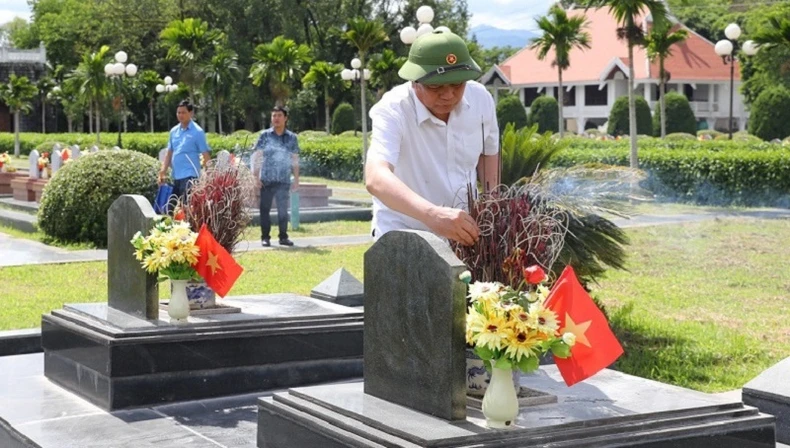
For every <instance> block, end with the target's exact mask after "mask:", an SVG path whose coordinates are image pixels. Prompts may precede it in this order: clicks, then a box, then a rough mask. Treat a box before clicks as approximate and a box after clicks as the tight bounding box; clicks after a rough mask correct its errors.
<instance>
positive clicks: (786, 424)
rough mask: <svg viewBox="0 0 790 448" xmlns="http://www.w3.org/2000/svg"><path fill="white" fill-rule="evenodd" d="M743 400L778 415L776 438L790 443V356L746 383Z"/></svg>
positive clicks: (768, 412) (767, 412)
mask: <svg viewBox="0 0 790 448" xmlns="http://www.w3.org/2000/svg"><path fill="white" fill-rule="evenodd" d="M742 397H743V402H744V403H746V404H748V405H750V406H754V407H756V408H758V409H759V410H760V412H765V413H766V414H771V415H773V416H775V417H776V440H777V441H779V442H782V443H786V444H790V358H785V359H784V360H782V361H779V362H778V363H777V364H775V365H773V366H772V367H769V368H768V369H766V370H765V371H764V372H763V373H761V374H759V375H757V377H756V378H754V379H753V380H751V381H749V382H748V383H746V385H745V386H743V390H742Z"/></svg>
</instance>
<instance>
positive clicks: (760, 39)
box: [753, 16, 790, 49]
mask: <svg viewBox="0 0 790 448" xmlns="http://www.w3.org/2000/svg"><path fill="white" fill-rule="evenodd" d="M753 40H754V42H755V43H757V44H758V45H764V46H771V45H779V46H783V47H785V48H788V49H790V20H789V19H787V18H784V17H779V16H772V17H769V18H768V25H767V26H766V27H764V28H760V29H759V30H757V33H756V34H755V35H754V39H753Z"/></svg>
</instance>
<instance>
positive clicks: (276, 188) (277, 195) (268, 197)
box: [260, 183, 291, 240]
mask: <svg viewBox="0 0 790 448" xmlns="http://www.w3.org/2000/svg"><path fill="white" fill-rule="evenodd" d="M290 190H291V185H290V184H286V183H271V184H266V185H264V186H262V187H261V203H260V212H261V239H262V240H268V239H271V237H270V236H269V235H270V233H271V231H272V222H271V219H270V218H269V212H270V211H271V209H272V199H277V224H278V225H279V227H280V235H279V238H280V239H281V240H285V239H288V201H289V200H290V195H289V192H290Z"/></svg>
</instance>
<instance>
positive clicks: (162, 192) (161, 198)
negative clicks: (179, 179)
mask: <svg viewBox="0 0 790 448" xmlns="http://www.w3.org/2000/svg"><path fill="white" fill-rule="evenodd" d="M172 194H173V186H172V185H170V184H162V185H160V186H159V191H157V192H156V200H154V212H156V213H158V214H160V215H166V214H168V213H169V211H168V201H169V200H170V195H172Z"/></svg>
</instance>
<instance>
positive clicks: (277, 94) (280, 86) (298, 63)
mask: <svg viewBox="0 0 790 448" xmlns="http://www.w3.org/2000/svg"><path fill="white" fill-rule="evenodd" d="M252 58H253V59H254V60H255V62H254V63H253V64H252V67H251V68H250V78H251V79H252V83H253V84H254V85H256V86H260V85H262V84H264V83H266V81H267V80H268V82H269V89H270V91H271V93H272V96H273V97H274V99H275V101H276V102H277V103H278V104H280V105H284V104H285V103H286V102H287V101H288V98H289V97H290V96H291V84H292V81H293V79H300V78H301V76H302V74H304V69H305V66H307V64H309V63H310V62H311V61H312V59H313V57H312V52H311V51H310V47H308V46H307V45H305V44H297V43H296V42H294V41H293V40H292V39H287V38H285V36H277V37H275V38H274V40H272V41H271V42H269V43H268V44H260V45H258V46H257V47H255V52H254V53H253V55H252Z"/></svg>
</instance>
